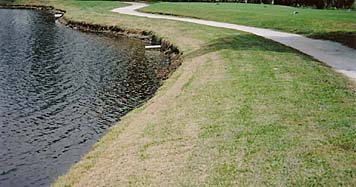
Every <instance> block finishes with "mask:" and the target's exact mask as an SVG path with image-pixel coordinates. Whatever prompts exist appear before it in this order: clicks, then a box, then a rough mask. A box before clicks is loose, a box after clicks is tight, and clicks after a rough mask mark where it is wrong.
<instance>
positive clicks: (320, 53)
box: [112, 2, 356, 81]
mask: <svg viewBox="0 0 356 187" xmlns="http://www.w3.org/2000/svg"><path fill="white" fill-rule="evenodd" d="M126 3H128V4H131V6H126V7H121V8H116V9H113V10H112V11H113V12H116V13H120V14H127V15H133V16H140V17H146V18H155V19H169V20H177V21H184V22H190V23H196V24H201V25H208V26H213V27H220V28H227V29H234V30H239V31H244V32H248V33H252V34H255V35H258V36H262V37H264V38H267V39H270V40H273V41H276V42H279V43H281V44H283V45H286V46H289V47H292V48H294V49H296V50H298V51H300V52H302V53H304V54H307V55H309V56H311V57H313V58H315V59H317V60H319V61H321V62H323V63H325V64H327V65H329V66H331V67H333V68H334V69H335V70H336V71H337V72H340V73H342V74H344V75H346V76H347V77H350V78H351V79H353V80H355V81H356V50H354V49H352V48H349V47H346V46H343V45H341V44H339V43H337V42H332V41H327V40H317V39H311V38H306V37H304V36H301V35H298V34H291V33H286V32H279V31H274V30H270V29H262V28H256V27H250V26H243V25H237V24H230V23H223V22H216V21H208V20H202V19H194V18H183V17H176V16H167V15H158V14H149V13H142V12H138V11H137V10H138V9H140V8H143V7H146V6H149V5H148V4H145V3H134V2H126Z"/></svg>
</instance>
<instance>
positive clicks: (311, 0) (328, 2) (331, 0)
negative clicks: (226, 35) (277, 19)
mask: <svg viewBox="0 0 356 187" xmlns="http://www.w3.org/2000/svg"><path fill="white" fill-rule="evenodd" d="M151 1H156V0H151ZM163 1H168V2H237V3H264V4H275V5H287V6H310V7H314V8H320V9H321V8H333V7H335V8H345V9H348V8H352V7H353V4H354V3H355V0H163Z"/></svg>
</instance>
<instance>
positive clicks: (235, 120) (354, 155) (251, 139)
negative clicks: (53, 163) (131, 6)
mask: <svg viewBox="0 0 356 187" xmlns="http://www.w3.org/2000/svg"><path fill="white" fill-rule="evenodd" d="M23 2H24V1H23ZM25 2H29V1H25ZM35 3H39V2H38V1H35ZM42 3H43V2H42ZM44 3H46V4H50V5H54V6H56V7H57V8H60V9H65V10H67V13H66V15H65V17H66V18H67V19H71V20H76V21H85V22H87V23H92V24H103V25H116V26H119V27H121V28H126V29H130V30H150V31H154V32H155V33H157V34H158V35H160V36H162V37H164V38H165V39H168V40H169V41H171V42H172V43H174V44H176V45H177V46H178V47H179V48H180V50H181V51H182V52H183V53H184V56H183V59H184V62H183V64H182V66H181V67H180V68H179V69H178V70H177V71H176V72H175V73H174V74H173V76H172V77H171V78H170V79H168V80H167V81H166V82H165V83H164V85H163V86H162V87H161V88H160V89H159V91H158V93H157V94H156V96H155V97H154V98H153V99H151V100H150V101H149V102H148V103H146V104H145V105H144V106H143V107H141V108H139V109H136V110H134V111H133V112H131V113H129V114H128V115H127V116H126V117H124V118H123V120H122V121H121V122H119V123H118V124H117V125H115V126H113V127H112V128H111V129H110V131H109V132H108V133H107V134H106V135H105V136H104V137H103V138H102V139H101V140H100V141H99V142H98V143H97V144H96V145H94V146H93V148H92V150H91V151H90V152H89V153H88V154H87V155H85V156H84V157H83V159H82V160H81V161H80V162H79V163H78V164H76V165H74V166H73V167H72V168H71V169H70V171H69V172H68V173H67V174H65V175H64V176H62V177H60V178H59V179H58V180H57V181H56V182H55V183H54V184H53V186H62V187H63V186H353V185H354V184H355V182H356V176H355V175H356V165H355V161H356V126H355V124H356V115H355V113H356V92H355V91H356V89H355V84H354V83H352V82H350V81H348V80H347V79H345V78H344V77H342V76H341V75H339V74H337V73H335V72H334V71H333V70H331V69H329V68H328V67H325V66H323V65H321V64H320V63H319V62H316V61H314V60H313V59H311V58H309V57H306V56H304V55H302V54H300V53H298V52H296V51H294V50H292V49H289V48H286V47H284V46H281V45H279V44H276V43H274V42H271V41H269V40H265V39H263V38H260V37H256V36H253V35H250V34H246V33H241V32H236V31H232V30H228V29H219V28H212V27H207V26H201V25H195V24H191V23H183V22H178V21H169V20H154V19H147V18H139V17H133V16H126V15H119V14H116V13H112V12H110V10H111V9H113V8H116V7H119V6H124V4H122V3H119V2H112V1H110V2H107V1H105V2H96V1H69V0H68V1H45V2H44Z"/></svg>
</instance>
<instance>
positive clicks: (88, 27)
mask: <svg viewBox="0 0 356 187" xmlns="http://www.w3.org/2000/svg"><path fill="white" fill-rule="evenodd" d="M0 9H20V10H21V9H27V10H35V11H47V12H49V13H51V14H55V13H62V14H64V15H63V16H62V17H60V18H59V19H57V20H58V22H60V23H61V24H63V25H64V26H67V27H70V28H71V29H75V30H79V31H82V32H92V33H108V34H111V35H114V36H125V37H127V38H130V39H137V40H140V41H142V42H144V43H148V44H150V45H161V49H160V52H161V53H163V54H164V55H167V57H168V58H169V62H170V65H169V66H168V69H166V70H162V71H161V72H157V77H158V78H159V79H160V80H161V81H164V80H166V79H168V78H169V77H170V76H171V75H172V74H173V72H174V71H175V70H176V69H177V68H178V67H179V66H180V65H181V63H182V59H181V56H182V55H183V53H182V52H181V51H180V50H179V48H178V47H176V46H175V45H174V44H172V43H171V42H170V41H168V40H166V39H163V38H161V37H158V36H157V35H156V34H155V33H154V32H152V31H137V30H129V29H122V28H120V27H117V26H112V25H100V24H90V23H86V22H79V21H74V20H70V19H67V18H66V17H65V13H66V10H62V9H58V8H55V7H53V6H45V5H11V4H0ZM161 84H162V83H161Z"/></svg>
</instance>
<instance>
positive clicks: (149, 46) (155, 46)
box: [145, 45, 161, 49]
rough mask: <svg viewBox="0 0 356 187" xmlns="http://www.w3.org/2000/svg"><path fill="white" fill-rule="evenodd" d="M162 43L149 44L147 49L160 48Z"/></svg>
mask: <svg viewBox="0 0 356 187" xmlns="http://www.w3.org/2000/svg"><path fill="white" fill-rule="evenodd" d="M160 48H161V45H148V46H145V49H160Z"/></svg>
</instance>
